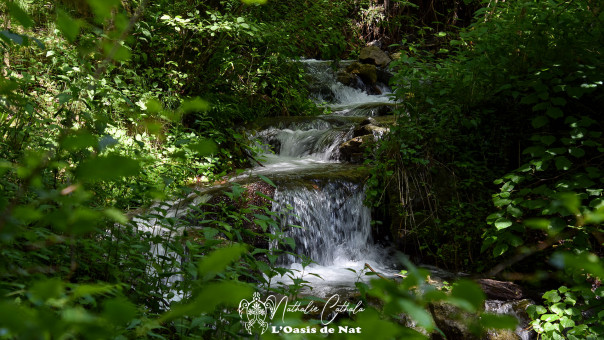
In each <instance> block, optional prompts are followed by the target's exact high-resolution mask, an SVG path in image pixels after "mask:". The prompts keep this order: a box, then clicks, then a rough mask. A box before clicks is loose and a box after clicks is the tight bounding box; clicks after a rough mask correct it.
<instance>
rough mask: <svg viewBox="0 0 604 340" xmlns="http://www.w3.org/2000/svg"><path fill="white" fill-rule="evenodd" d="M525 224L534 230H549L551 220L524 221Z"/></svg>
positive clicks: (533, 219) (532, 219) (535, 219)
mask: <svg viewBox="0 0 604 340" xmlns="http://www.w3.org/2000/svg"><path fill="white" fill-rule="evenodd" d="M524 224H525V225H526V226H527V227H529V228H533V229H542V230H544V229H547V228H548V227H549V224H550V222H549V220H548V219H545V218H531V219H528V220H525V221H524Z"/></svg>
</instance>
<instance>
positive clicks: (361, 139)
mask: <svg viewBox="0 0 604 340" xmlns="http://www.w3.org/2000/svg"><path fill="white" fill-rule="evenodd" d="M373 141H374V137H373V135H365V136H358V137H354V138H352V139H350V140H348V141H346V142H344V143H342V144H340V148H339V149H340V155H341V157H342V158H343V159H344V160H346V161H348V162H353V163H360V162H361V161H362V159H363V152H364V151H365V147H366V146H367V144H368V143H371V142H373Z"/></svg>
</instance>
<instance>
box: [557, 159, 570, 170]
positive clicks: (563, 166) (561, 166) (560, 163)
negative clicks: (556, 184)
mask: <svg viewBox="0 0 604 340" xmlns="http://www.w3.org/2000/svg"><path fill="white" fill-rule="evenodd" d="M571 165H573V163H572V162H571V161H570V160H569V159H568V158H566V157H565V156H560V157H556V168H558V170H565V171H566V170H568V169H570V167H571Z"/></svg>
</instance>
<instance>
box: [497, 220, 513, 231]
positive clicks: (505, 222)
mask: <svg viewBox="0 0 604 340" xmlns="http://www.w3.org/2000/svg"><path fill="white" fill-rule="evenodd" d="M511 225H512V221H510V220H508V219H506V218H500V219H498V220H497V221H495V228H497V230H501V229H505V228H508V227H510V226H511Z"/></svg>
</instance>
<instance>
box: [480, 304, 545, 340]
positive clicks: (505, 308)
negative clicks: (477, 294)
mask: <svg viewBox="0 0 604 340" xmlns="http://www.w3.org/2000/svg"><path fill="white" fill-rule="evenodd" d="M532 304H534V302H533V301H531V300H529V299H523V300H514V301H498V300H487V301H486V302H485V311H486V312H489V313H496V314H507V315H512V316H514V317H515V318H516V319H517V320H518V325H517V326H516V329H515V330H514V331H510V330H489V331H488V333H487V335H488V337H487V338H488V339H535V338H536V337H537V333H535V332H534V331H533V330H531V329H530V327H529V324H530V322H531V320H530V318H529V316H528V314H527V312H526V308H527V307H528V306H530V305H532Z"/></svg>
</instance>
